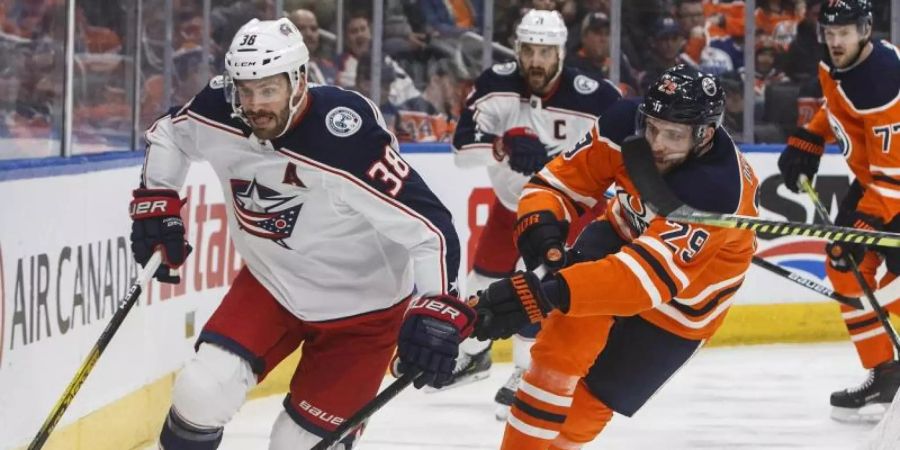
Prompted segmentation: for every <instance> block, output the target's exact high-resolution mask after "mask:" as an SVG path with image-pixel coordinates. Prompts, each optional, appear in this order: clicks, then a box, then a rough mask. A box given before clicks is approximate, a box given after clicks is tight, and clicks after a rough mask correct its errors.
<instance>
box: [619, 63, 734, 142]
mask: <svg viewBox="0 0 900 450" xmlns="http://www.w3.org/2000/svg"><path fill="white" fill-rule="evenodd" d="M638 111H639V114H638V118H637V119H638V124H637V130H638V133H639V134H641V135H643V134H644V130H645V128H646V122H647V121H646V118H647V117H652V118H655V119H660V120H665V121H668V122H674V123H680V124H685V125H690V126H691V127H692V133H691V135H692V137H693V140H694V142H693V145H694V146H695V147H696V146H697V145H699V144H700V141H701V140H702V138H703V135H704V131H705V130H706V128H707V127H712V128H716V127H718V126H719V125H721V124H722V117H723V114H724V113H725V90H724V89H722V84H721V82H720V81H719V79H718V77H716V76H715V75H711V74H708V73H703V72H701V71H699V70H697V69H694V68H691V67H688V66H686V65H684V64H679V65H677V66H675V67H672V68H670V69H667V70H666V71H665V72H663V73H662V75H660V77H659V78H658V79H657V80H656V81H655V82H654V83H653V84H652V85H651V86H650V88H649V89H648V90H647V93H646V95H645V96H644V100H643V101H642V102H641V104H640V106H638Z"/></svg>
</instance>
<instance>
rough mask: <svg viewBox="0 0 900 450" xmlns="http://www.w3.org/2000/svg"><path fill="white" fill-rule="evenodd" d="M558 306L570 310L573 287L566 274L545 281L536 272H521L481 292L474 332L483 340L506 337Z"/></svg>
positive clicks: (476, 308)
mask: <svg viewBox="0 0 900 450" xmlns="http://www.w3.org/2000/svg"><path fill="white" fill-rule="evenodd" d="M557 308H558V309H560V310H561V311H563V312H566V311H568V310H569V287H568V285H566V282H565V280H564V279H563V278H562V277H559V276H556V277H553V278H552V279H550V280H548V281H545V282H543V283H541V281H540V280H539V279H538V277H537V275H535V274H534V273H531V272H518V273H516V274H515V275H513V276H512V278H507V279H503V280H500V281H495V282H493V283H491V285H490V286H488V288H487V289H485V290H484V291H481V292H479V293H478V303H477V304H476V305H475V311H476V312H477V313H478V321H477V322H475V333H474V336H475V337H476V338H478V340H481V341H486V340H496V339H506V338H508V337H510V336H512V335H513V334H515V333H516V332H517V331H519V330H520V329H522V327H523V326H525V325H528V324H532V323H539V322H540V321H541V319H543V318H544V317H546V316H547V314H549V313H550V311H552V310H553V309H557Z"/></svg>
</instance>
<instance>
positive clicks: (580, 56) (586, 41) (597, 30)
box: [566, 12, 637, 96]
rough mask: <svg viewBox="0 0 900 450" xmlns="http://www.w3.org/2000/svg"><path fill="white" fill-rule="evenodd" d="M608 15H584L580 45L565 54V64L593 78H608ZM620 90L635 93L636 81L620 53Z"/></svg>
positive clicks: (626, 93) (629, 65) (628, 93)
mask: <svg viewBox="0 0 900 450" xmlns="http://www.w3.org/2000/svg"><path fill="white" fill-rule="evenodd" d="M609 26H610V22H609V17H607V15H606V14H604V13H602V12H594V13H590V14H588V15H587V16H585V17H584V20H583V21H582V25H581V46H580V47H579V48H578V49H577V50H575V51H574V52H572V53H569V54H568V55H566V64H567V65H570V66H572V67H575V68H578V69H580V70H582V71H584V72H586V73H588V74H590V75H591V76H593V77H594V78H597V79H601V78H609V68H610V54H609ZM620 61H621V62H620V65H619V67H620V70H619V80H620V83H619V84H620V86H619V87H620V90H622V92H623V95H625V96H628V95H636V94H637V89H636V86H637V82H636V80H635V77H634V73H633V69H632V68H631V64H629V63H628V58H627V57H625V54H624V53H623V54H622V57H621V59H620Z"/></svg>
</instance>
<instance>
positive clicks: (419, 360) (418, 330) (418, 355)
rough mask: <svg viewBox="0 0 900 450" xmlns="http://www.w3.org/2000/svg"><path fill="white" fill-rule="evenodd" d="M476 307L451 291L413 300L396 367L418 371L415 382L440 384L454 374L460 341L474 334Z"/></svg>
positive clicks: (421, 384)
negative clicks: (450, 293) (464, 301)
mask: <svg viewBox="0 0 900 450" xmlns="http://www.w3.org/2000/svg"><path fill="white" fill-rule="evenodd" d="M474 323H475V310H473V309H472V308H471V307H469V306H468V305H466V304H465V303H463V302H462V301H461V300H459V299H458V298H456V297H453V296H450V295H438V296H434V297H423V298H420V299H416V300H413V301H412V303H410V305H409V309H407V310H406V317H405V318H404V319H403V325H402V326H401V327H400V338H399V339H398V341H397V361H398V363H397V365H396V367H395V368H393V370H392V371H394V372H395V374H396V373H406V372H408V371H418V372H421V373H422V374H421V375H419V376H418V377H416V379H415V381H413V385H414V386H415V387H416V389H419V388H421V387H423V386H425V385H429V386H432V387H435V388H440V387H442V386H443V385H444V384H446V383H447V382H449V381H450V379H451V378H452V377H453V368H454V367H456V356H457V355H458V354H459V344H460V342H462V341H463V340H464V339H466V338H467V337H469V335H470V334H472V328H473V326H474Z"/></svg>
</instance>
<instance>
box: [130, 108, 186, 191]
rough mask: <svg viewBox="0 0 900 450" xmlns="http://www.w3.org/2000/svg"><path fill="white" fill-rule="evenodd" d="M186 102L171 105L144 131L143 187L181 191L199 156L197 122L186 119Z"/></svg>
mask: <svg viewBox="0 0 900 450" xmlns="http://www.w3.org/2000/svg"><path fill="white" fill-rule="evenodd" d="M189 106H190V102H188V104H187V105H185V106H183V107H180V108H172V109H171V110H170V111H169V113H167V114H166V115H164V116H162V117H160V118H159V119H158V120H157V121H156V122H155V123H154V124H153V125H152V126H150V128H148V129H147V131H146V133H145V134H144V138H145V139H146V141H147V150H146V154H145V156H144V168H143V172H142V173H141V187H144V188H148V189H173V190H176V191H178V190H180V189H181V186H182V185H183V184H184V179H185V177H186V176H187V172H188V168H189V167H190V163H191V161H192V160H195V159H197V155H196V145H197V140H198V139H197V136H196V124H195V123H194V122H193V121H190V120H187V119H188V115H187V111H188V107H189Z"/></svg>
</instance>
